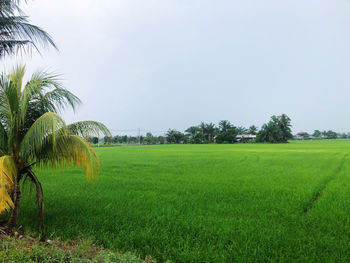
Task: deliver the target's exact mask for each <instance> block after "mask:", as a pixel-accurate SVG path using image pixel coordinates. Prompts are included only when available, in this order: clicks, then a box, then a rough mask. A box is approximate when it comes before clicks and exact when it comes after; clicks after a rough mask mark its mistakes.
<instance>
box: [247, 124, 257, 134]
mask: <svg viewBox="0 0 350 263" xmlns="http://www.w3.org/2000/svg"><path fill="white" fill-rule="evenodd" d="M257 132H258V127H256V126H255V125H252V126H250V127H249V129H248V133H249V134H252V135H256V134H257Z"/></svg>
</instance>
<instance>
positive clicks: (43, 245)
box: [0, 234, 153, 263]
mask: <svg viewBox="0 0 350 263" xmlns="http://www.w3.org/2000/svg"><path fill="white" fill-rule="evenodd" d="M0 262H4V263H5V262H6V263H9V262H16V263H22V262H23V263H31V262H33V263H34V262H35V263H38V262H42V263H51V262H52V263H59V262H62V263H66V262H71V263H83V262H84V263H89V262H90V263H100V262H101V263H102V262H103V263H108V262H123V263H127V262H129V263H151V262H153V261H151V260H147V261H143V260H141V259H140V258H138V257H137V256H135V255H132V254H130V253H126V254H123V253H118V252H111V251H108V250H106V249H102V248H100V247H98V246H96V245H94V244H93V243H92V241H91V240H79V241H76V242H62V241H60V240H58V239H55V240H46V241H44V242H42V241H40V240H39V239H35V238H32V237H29V236H23V235H19V234H18V235H16V236H14V237H10V236H5V235H0Z"/></svg>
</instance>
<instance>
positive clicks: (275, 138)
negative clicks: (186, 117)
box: [89, 114, 293, 144]
mask: <svg viewBox="0 0 350 263" xmlns="http://www.w3.org/2000/svg"><path fill="white" fill-rule="evenodd" d="M291 127H292V126H291V119H290V118H289V117H288V116H287V115H286V114H282V115H280V116H272V117H271V119H270V121H269V122H268V123H266V124H264V125H263V126H262V127H261V129H260V130H259V129H258V127H257V126H255V125H251V126H250V127H249V128H245V127H242V126H235V125H234V124H232V123H231V122H230V121H228V120H222V121H220V122H219V123H218V125H215V124H214V123H204V122H202V123H200V124H199V125H197V126H190V127H189V128H187V129H186V130H185V132H181V131H178V130H175V129H169V130H168V131H167V133H166V134H165V136H154V135H152V133H147V134H146V136H127V135H123V136H120V135H117V136H114V137H105V138H104V140H103V143H104V144H112V143H115V144H120V143H122V144H138V143H140V144H165V143H169V144H207V143H218V144H229V143H236V142H250V141H255V142H266V143H285V142H287V141H288V140H290V139H292V138H293V135H292V131H291ZM238 135H243V136H240V137H239V138H238ZM248 135H249V136H248ZM89 140H90V142H92V143H98V142H99V139H98V138H97V137H95V138H90V139H89Z"/></svg>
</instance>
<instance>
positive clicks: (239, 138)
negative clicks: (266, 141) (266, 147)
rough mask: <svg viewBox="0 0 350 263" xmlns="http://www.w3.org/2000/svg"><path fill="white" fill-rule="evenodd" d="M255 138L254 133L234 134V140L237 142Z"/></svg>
mask: <svg viewBox="0 0 350 263" xmlns="http://www.w3.org/2000/svg"><path fill="white" fill-rule="evenodd" d="M255 138H256V135H254V134H238V135H237V136H236V140H237V141H238V142H241V141H245V142H248V141H249V142H250V141H254V140H255Z"/></svg>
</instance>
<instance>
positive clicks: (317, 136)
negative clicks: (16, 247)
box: [312, 130, 322, 138]
mask: <svg viewBox="0 0 350 263" xmlns="http://www.w3.org/2000/svg"><path fill="white" fill-rule="evenodd" d="M312 136H314V137H315V138H320V137H321V136H322V132H321V131H320V130H315V131H314V133H313V134H312Z"/></svg>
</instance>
